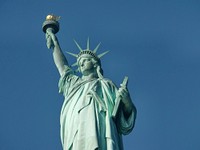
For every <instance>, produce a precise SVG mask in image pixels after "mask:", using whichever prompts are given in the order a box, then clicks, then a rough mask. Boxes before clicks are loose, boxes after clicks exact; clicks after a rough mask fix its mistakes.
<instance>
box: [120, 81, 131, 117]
mask: <svg viewBox="0 0 200 150" xmlns="http://www.w3.org/2000/svg"><path fill="white" fill-rule="evenodd" d="M118 95H119V96H121V101H122V103H123V110H124V112H125V114H127V116H129V114H130V113H131V111H132V110H133V103H132V100H131V97H130V94H129V91H128V89H127V88H126V87H124V86H122V85H121V87H120V88H119V90H118Z"/></svg>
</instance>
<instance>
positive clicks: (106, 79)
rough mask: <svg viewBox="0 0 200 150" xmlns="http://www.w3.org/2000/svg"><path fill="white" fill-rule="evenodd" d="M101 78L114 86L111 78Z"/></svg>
mask: <svg viewBox="0 0 200 150" xmlns="http://www.w3.org/2000/svg"><path fill="white" fill-rule="evenodd" d="M102 80H103V82H104V83H107V84H109V85H112V86H115V87H116V85H115V83H114V82H113V81H112V80H110V79H109V78H103V79H102Z"/></svg>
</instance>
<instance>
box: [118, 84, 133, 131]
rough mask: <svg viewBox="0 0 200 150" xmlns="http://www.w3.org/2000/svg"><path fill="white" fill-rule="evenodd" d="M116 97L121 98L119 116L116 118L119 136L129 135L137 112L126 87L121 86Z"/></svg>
mask: <svg viewBox="0 0 200 150" xmlns="http://www.w3.org/2000/svg"><path fill="white" fill-rule="evenodd" d="M118 94H119V95H118V96H120V97H121V104H122V105H121V107H120V112H121V113H120V115H119V117H118V121H117V126H118V131H119V132H120V133H121V134H124V135H126V134H129V133H130V132H131V131H132V129H133V127H134V125H135V119H136V115H137V110H136V107H135V105H134V104H133V102H132V100H131V97H130V94H129V91H128V89H127V87H125V86H121V87H120V88H119V90H118Z"/></svg>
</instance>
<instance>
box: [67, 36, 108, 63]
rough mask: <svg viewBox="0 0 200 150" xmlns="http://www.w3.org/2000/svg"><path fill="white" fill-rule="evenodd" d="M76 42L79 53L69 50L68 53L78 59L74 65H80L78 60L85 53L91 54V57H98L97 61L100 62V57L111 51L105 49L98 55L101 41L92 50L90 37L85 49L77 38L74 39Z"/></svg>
mask: <svg viewBox="0 0 200 150" xmlns="http://www.w3.org/2000/svg"><path fill="white" fill-rule="evenodd" d="M74 42H75V44H76V46H77V47H78V49H79V50H80V52H79V53H78V54H74V53H71V52H67V53H68V54H70V55H72V56H74V57H76V59H77V62H76V63H74V64H73V65H72V66H78V62H79V60H80V58H81V57H82V56H83V55H90V56H91V57H93V58H94V59H96V60H97V61H99V62H100V58H101V57H102V56H104V55H105V54H107V53H108V52H109V51H105V52H103V53H102V54H99V55H97V54H96V52H97V50H98V48H99V46H100V45H101V43H99V44H98V45H97V46H96V48H95V49H94V50H90V40H89V38H88V40H87V48H86V49H84V50H83V49H82V48H81V47H80V45H79V44H78V43H77V42H76V41H75V40H74Z"/></svg>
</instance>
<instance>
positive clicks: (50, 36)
mask: <svg viewBox="0 0 200 150" xmlns="http://www.w3.org/2000/svg"><path fill="white" fill-rule="evenodd" d="M46 40H47V47H48V48H49V49H50V48H52V49H53V59H54V63H55V65H56V67H57V69H58V72H59V74H60V75H61V76H62V74H63V73H64V68H65V67H64V66H65V65H67V66H68V62H67V59H66V57H65V56H64V54H63V52H62V50H61V48H60V45H59V42H58V39H57V37H56V36H55V34H54V33H53V29H52V28H48V29H47V30H46Z"/></svg>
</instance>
